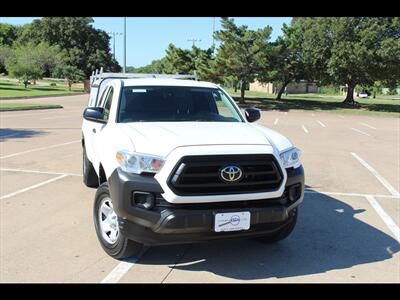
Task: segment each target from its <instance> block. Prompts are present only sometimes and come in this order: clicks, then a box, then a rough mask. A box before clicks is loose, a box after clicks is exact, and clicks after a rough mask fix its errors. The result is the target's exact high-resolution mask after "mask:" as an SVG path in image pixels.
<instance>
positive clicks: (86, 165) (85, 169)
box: [82, 146, 99, 188]
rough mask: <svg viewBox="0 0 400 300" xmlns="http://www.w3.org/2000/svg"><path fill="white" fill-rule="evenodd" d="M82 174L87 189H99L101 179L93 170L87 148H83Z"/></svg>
mask: <svg viewBox="0 0 400 300" xmlns="http://www.w3.org/2000/svg"><path fill="white" fill-rule="evenodd" d="M82 153H83V154H82V173H83V183H84V184H85V185H86V186H87V187H92V188H97V187H98V186H99V178H98V177H97V174H96V171H95V170H94V168H93V165H92V163H91V162H90V160H89V159H88V158H87V155H86V148H85V146H83V148H82Z"/></svg>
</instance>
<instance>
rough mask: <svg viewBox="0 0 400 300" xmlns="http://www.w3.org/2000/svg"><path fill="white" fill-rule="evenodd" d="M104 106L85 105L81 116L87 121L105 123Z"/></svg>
mask: <svg viewBox="0 0 400 300" xmlns="http://www.w3.org/2000/svg"><path fill="white" fill-rule="evenodd" d="M103 113H104V108H102V107H86V108H85V110H84V111H83V118H84V119H85V120H88V121H93V122H98V123H106V120H104V119H103Z"/></svg>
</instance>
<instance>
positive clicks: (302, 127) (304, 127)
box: [301, 125, 308, 133]
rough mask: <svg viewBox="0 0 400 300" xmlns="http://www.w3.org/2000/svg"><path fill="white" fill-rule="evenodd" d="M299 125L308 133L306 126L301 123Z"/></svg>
mask: <svg viewBox="0 0 400 300" xmlns="http://www.w3.org/2000/svg"><path fill="white" fill-rule="evenodd" d="M301 127H302V128H303V130H304V132H305V133H308V130H307V128H306V127H305V126H304V125H301Z"/></svg>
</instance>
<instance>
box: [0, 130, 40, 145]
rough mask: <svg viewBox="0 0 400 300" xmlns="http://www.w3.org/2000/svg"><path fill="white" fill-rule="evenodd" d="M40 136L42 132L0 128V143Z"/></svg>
mask: <svg viewBox="0 0 400 300" xmlns="http://www.w3.org/2000/svg"><path fill="white" fill-rule="evenodd" d="M42 134H45V132H44V131H42V130H30V129H13V128H0V142H5V141H7V140H9V139H21V138H30V137H34V136H37V135H42Z"/></svg>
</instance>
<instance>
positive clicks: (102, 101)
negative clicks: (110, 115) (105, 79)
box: [94, 87, 109, 107]
mask: <svg viewBox="0 0 400 300" xmlns="http://www.w3.org/2000/svg"><path fill="white" fill-rule="evenodd" d="M108 90H109V88H108V87H106V88H105V89H104V91H103V94H101V97H100V98H97V101H96V103H95V105H94V106H95V107H99V106H100V105H101V103H104V98H105V97H106V95H107V93H108Z"/></svg>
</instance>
